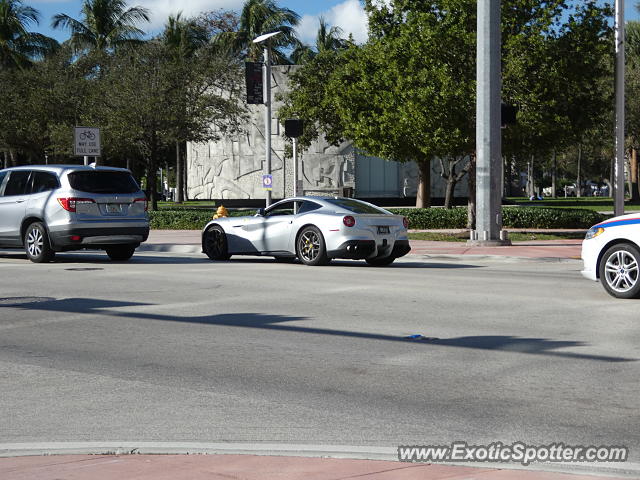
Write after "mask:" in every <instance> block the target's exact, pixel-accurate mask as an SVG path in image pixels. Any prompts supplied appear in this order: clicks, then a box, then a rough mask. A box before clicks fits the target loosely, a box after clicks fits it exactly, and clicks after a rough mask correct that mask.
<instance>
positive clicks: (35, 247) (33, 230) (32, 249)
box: [24, 222, 56, 263]
mask: <svg viewBox="0 0 640 480" xmlns="http://www.w3.org/2000/svg"><path fill="white" fill-rule="evenodd" d="M24 250H25V252H26V253H27V258H28V259H29V260H31V261H32V262H34V263H46V262H50V261H51V260H53V257H54V256H55V254H56V252H54V251H53V249H52V248H51V244H50V243H49V235H48V234H47V229H46V228H44V225H43V224H42V223H40V222H34V223H32V224H31V225H29V226H28V227H27V231H26V232H25V234H24Z"/></svg>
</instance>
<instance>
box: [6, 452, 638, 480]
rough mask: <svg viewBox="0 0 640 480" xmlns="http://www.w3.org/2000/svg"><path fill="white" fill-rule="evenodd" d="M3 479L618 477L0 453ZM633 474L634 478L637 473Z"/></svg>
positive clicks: (241, 458) (359, 463)
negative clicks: (11, 456) (21, 455)
mask: <svg viewBox="0 0 640 480" xmlns="http://www.w3.org/2000/svg"><path fill="white" fill-rule="evenodd" d="M0 478H2V479H3V480H62V479H64V480H86V479H91V480H121V479H124V480H228V479H238V480H339V479H361V480H444V479H448V480H472V479H474V480H515V479H520V480H613V479H614V478H620V477H604V476H593V475H587V474H572V473H554V472H544V471H540V470H522V469H498V468H478V467H467V466H463V467H459V466H450V465H442V464H438V465H434V464H425V463H404V462H393V461H381V460H351V459H339V458H305V457H284V456H260V455H62V456H34V457H14V458H0ZM627 478H633V477H628V476H627ZM635 478H637V477H635Z"/></svg>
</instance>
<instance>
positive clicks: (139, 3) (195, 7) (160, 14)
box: [128, 0, 244, 32]
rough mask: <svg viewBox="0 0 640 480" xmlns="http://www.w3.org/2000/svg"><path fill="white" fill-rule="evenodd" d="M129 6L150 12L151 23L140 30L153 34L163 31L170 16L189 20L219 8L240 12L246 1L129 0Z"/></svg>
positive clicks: (142, 26)
mask: <svg viewBox="0 0 640 480" xmlns="http://www.w3.org/2000/svg"><path fill="white" fill-rule="evenodd" d="M128 4H129V6H131V7H134V6H135V7H144V8H147V9H148V10H149V13H150V17H151V22H150V23H149V24H145V25H140V28H142V29H143V30H145V31H147V32H152V31H157V30H161V29H162V27H164V25H165V24H166V23H167V19H168V18H169V15H175V14H177V13H178V12H182V16H183V17H186V18H188V17H195V16H197V15H199V14H200V13H202V12H209V11H211V10H218V9H219V8H223V9H225V10H236V11H239V10H240V9H241V8H242V5H243V4H244V0H188V1H186V0H183V1H181V2H176V1H175V0H129V1H128Z"/></svg>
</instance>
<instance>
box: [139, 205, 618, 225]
mask: <svg viewBox="0 0 640 480" xmlns="http://www.w3.org/2000/svg"><path fill="white" fill-rule="evenodd" d="M389 210H390V211H391V212H393V213H395V214H398V215H404V216H405V217H407V218H408V219H409V228H413V229H418V230H431V229H439V228H466V226H467V208H466V207H457V208H452V209H449V210H447V209H445V208H390V209H389ZM255 211H256V210H255V209H243V210H231V211H230V212H229V213H230V215H231V216H234V217H235V216H242V215H253V214H254V213H255ZM214 214H215V211H214V210H213V209H212V210H207V209H201V208H188V207H185V208H179V209H177V208H176V209H163V210H159V211H157V212H149V216H150V218H151V228H152V229H165V230H199V229H201V228H202V227H203V226H204V225H205V224H206V223H207V222H208V221H209V220H211V218H212V216H213V215H214ZM502 216H503V224H504V226H505V227H507V228H540V229H547V228H583V229H587V228H589V227H591V226H592V225H594V224H596V223H599V222H601V221H603V220H604V219H605V218H606V216H605V215H602V214H600V213H598V212H594V211H593V210H584V209H579V208H572V209H571V208H543V207H505V208H503V210H502Z"/></svg>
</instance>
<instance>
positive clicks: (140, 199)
mask: <svg viewBox="0 0 640 480" xmlns="http://www.w3.org/2000/svg"><path fill="white" fill-rule="evenodd" d="M136 202H144V211H145V212H146V211H147V209H148V208H149V204H148V203H147V199H146V198H136V199H135V200H134V201H133V203H136Z"/></svg>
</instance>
